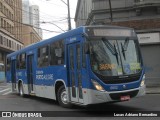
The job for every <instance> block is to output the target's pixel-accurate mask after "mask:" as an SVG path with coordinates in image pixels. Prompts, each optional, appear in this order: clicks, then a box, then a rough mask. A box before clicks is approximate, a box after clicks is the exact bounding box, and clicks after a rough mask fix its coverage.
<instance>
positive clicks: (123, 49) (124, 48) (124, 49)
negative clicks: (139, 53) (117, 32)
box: [121, 37, 129, 60]
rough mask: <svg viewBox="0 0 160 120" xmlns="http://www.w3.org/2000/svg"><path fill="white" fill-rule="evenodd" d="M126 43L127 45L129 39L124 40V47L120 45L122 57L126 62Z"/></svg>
mask: <svg viewBox="0 0 160 120" xmlns="http://www.w3.org/2000/svg"><path fill="white" fill-rule="evenodd" d="M128 43H129V38H128V37H127V38H126V39H125V42H124V45H123V44H122V43H121V49H122V54H123V57H124V59H125V60H126V54H125V51H127V48H128Z"/></svg>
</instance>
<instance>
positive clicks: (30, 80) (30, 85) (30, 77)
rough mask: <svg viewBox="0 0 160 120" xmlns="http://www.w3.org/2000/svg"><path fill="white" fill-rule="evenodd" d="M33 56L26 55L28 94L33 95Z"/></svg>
mask: <svg viewBox="0 0 160 120" xmlns="http://www.w3.org/2000/svg"><path fill="white" fill-rule="evenodd" d="M33 58H34V56H33V55H27V80H28V93H29V94H34V79H33V62H34V60H33Z"/></svg>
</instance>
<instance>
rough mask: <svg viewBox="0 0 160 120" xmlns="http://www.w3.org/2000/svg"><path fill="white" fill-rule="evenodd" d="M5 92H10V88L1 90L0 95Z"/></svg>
mask: <svg viewBox="0 0 160 120" xmlns="http://www.w3.org/2000/svg"><path fill="white" fill-rule="evenodd" d="M7 90H10V88H8V89H4V90H1V91H0V93H2V92H4V91H7Z"/></svg>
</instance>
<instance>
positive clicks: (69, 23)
mask: <svg viewBox="0 0 160 120" xmlns="http://www.w3.org/2000/svg"><path fill="white" fill-rule="evenodd" d="M46 1H50V0H46ZM61 1H62V2H63V3H64V4H65V5H67V9H68V17H67V19H68V31H69V30H71V29H72V27H71V16H70V3H69V0H67V3H66V2H64V0H61Z"/></svg>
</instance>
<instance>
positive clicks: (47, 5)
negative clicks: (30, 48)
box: [30, 0, 77, 39]
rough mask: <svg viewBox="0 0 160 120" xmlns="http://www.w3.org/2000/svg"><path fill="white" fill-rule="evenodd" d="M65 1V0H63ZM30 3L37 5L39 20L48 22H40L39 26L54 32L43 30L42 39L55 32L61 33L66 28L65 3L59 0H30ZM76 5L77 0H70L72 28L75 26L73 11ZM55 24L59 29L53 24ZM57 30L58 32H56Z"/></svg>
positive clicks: (53, 34) (51, 35)
mask: <svg viewBox="0 0 160 120" xmlns="http://www.w3.org/2000/svg"><path fill="white" fill-rule="evenodd" d="M64 2H67V0H64ZM30 4H31V5H38V6H39V9H40V22H50V23H45V24H41V28H43V29H47V30H50V31H55V32H48V31H43V39H47V38H50V37H53V36H55V35H57V34H60V33H63V31H62V30H61V29H63V30H65V31H66V30H67V29H68V23H67V14H68V12H67V5H65V4H64V3H63V2H62V1H61V0H30ZM76 6H77V0H70V12H71V20H72V28H75V22H74V17H75V11H76ZM51 23H53V24H56V25H57V26H59V27H60V28H61V29H59V28H58V27H56V26H55V25H53V24H51ZM56 32H58V33H56Z"/></svg>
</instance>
